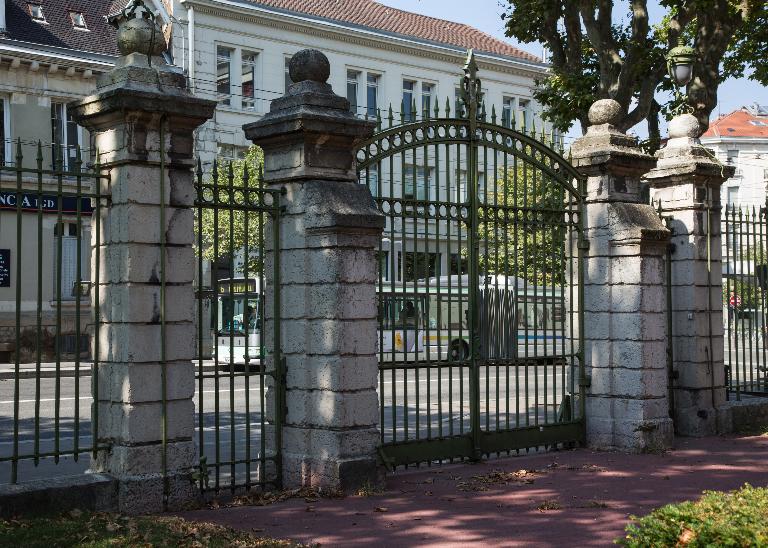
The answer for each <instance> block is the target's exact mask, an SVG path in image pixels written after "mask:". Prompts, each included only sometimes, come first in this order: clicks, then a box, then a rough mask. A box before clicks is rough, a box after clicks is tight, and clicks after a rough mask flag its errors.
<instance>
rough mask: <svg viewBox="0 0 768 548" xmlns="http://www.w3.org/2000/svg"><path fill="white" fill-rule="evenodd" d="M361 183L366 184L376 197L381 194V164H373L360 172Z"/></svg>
mask: <svg viewBox="0 0 768 548" xmlns="http://www.w3.org/2000/svg"><path fill="white" fill-rule="evenodd" d="M359 182H360V184H362V185H366V186H367V187H368V190H370V191H371V195H372V196H373V197H374V198H376V197H378V195H379V166H378V165H371V166H368V167H367V168H365V169H364V170H362V171H361V172H360V181H359Z"/></svg>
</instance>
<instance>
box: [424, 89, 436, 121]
mask: <svg viewBox="0 0 768 548" xmlns="http://www.w3.org/2000/svg"><path fill="white" fill-rule="evenodd" d="M434 96H435V85H434V84H427V83H424V82H422V84H421V112H422V113H424V112H426V113H427V116H431V115H432V108H433V105H432V101H433V97H434Z"/></svg>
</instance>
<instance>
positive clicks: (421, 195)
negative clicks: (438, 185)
mask: <svg viewBox="0 0 768 548" xmlns="http://www.w3.org/2000/svg"><path fill="white" fill-rule="evenodd" d="M434 176H435V168H434V167H427V169H426V177H425V170H424V166H416V171H415V173H414V169H413V164H406V166H405V172H404V173H403V177H404V179H405V181H403V197H404V198H410V199H412V200H413V199H415V200H429V188H430V187H431V186H432V181H433V179H434Z"/></svg>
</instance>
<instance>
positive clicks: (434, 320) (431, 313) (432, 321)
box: [427, 295, 440, 329]
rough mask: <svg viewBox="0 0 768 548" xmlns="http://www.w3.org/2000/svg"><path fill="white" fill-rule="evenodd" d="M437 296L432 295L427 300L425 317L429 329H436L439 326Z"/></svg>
mask: <svg viewBox="0 0 768 548" xmlns="http://www.w3.org/2000/svg"><path fill="white" fill-rule="evenodd" d="M437 299H438V298H437V295H432V296H431V297H430V298H429V310H427V317H428V318H429V328H430V329H437V327H438V325H440V306H439V305H438V300H437Z"/></svg>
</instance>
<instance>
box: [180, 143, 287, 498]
mask: <svg viewBox="0 0 768 548" xmlns="http://www.w3.org/2000/svg"><path fill="white" fill-rule="evenodd" d="M261 162H262V157H261V152H260V151H259V150H258V149H256V148H252V149H251V153H250V154H249V155H248V157H247V158H246V159H245V160H242V161H226V162H222V163H219V162H214V164H213V166H212V167H211V169H210V170H209V172H208V173H204V171H203V169H202V166H201V165H199V167H198V170H197V183H196V190H197V199H196V202H195V206H196V215H197V217H196V233H197V249H198V256H199V260H198V265H197V283H198V288H199V290H198V299H197V306H198V309H197V319H198V322H197V323H198V325H197V328H198V329H197V331H198V336H197V353H198V368H197V410H198V436H199V439H198V443H199V450H200V487H201V489H202V490H203V491H215V492H219V491H221V490H223V489H228V490H230V491H233V492H234V491H238V490H242V489H246V490H248V489H251V488H254V487H260V488H265V487H279V485H280V452H279V449H277V450H276V449H275V448H279V447H280V446H281V443H280V436H281V422H282V415H281V414H280V413H275V412H274V410H275V409H282V408H283V405H282V403H281V402H282V398H283V395H282V382H281V381H280V379H281V378H282V373H281V371H282V363H281V360H280V355H279V348H278V347H277V345H275V344H274V341H277V340H279V322H278V321H277V319H278V318H279V306H278V305H279V295H278V290H279V287H278V286H276V284H274V283H272V284H271V285H268V284H267V278H268V277H269V276H268V274H269V273H271V274H272V276H273V277H272V279H273V280H274V279H279V270H278V269H279V261H277V260H273V261H272V262H270V263H267V261H266V259H267V256H266V252H267V250H268V249H270V248H271V249H275V250H276V249H277V248H278V241H279V233H278V230H277V229H278V225H277V223H276V222H275V220H276V219H277V216H278V215H279V213H280V206H279V197H280V195H279V191H277V190H274V189H268V188H264V186H263V184H262V177H261V170H260V165H261ZM270 349H272V350H271V351H270ZM270 391H272V395H271V396H270V397H268V392H270ZM268 439H269V440H270V441H269V443H267V441H268Z"/></svg>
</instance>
